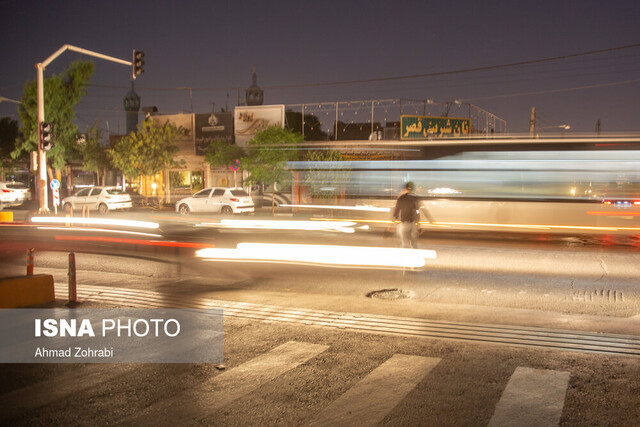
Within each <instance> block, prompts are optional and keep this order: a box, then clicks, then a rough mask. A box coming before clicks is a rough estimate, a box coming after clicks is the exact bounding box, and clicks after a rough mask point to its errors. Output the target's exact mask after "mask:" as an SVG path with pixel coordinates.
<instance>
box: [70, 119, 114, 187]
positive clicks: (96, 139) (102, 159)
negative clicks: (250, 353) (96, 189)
mask: <svg viewBox="0 0 640 427" xmlns="http://www.w3.org/2000/svg"><path fill="white" fill-rule="evenodd" d="M78 145H79V149H80V156H81V158H82V169H84V170H85V171H88V172H95V173H96V175H98V182H102V185H104V178H105V175H106V173H107V170H108V169H109V167H110V166H111V162H110V159H109V141H105V139H104V135H103V131H102V129H101V128H100V126H98V122H97V121H96V122H94V123H93V125H92V126H91V127H90V128H88V129H87V135H86V137H85V138H84V140H81V142H80V143H79V144H78ZM100 177H102V181H100Z"/></svg>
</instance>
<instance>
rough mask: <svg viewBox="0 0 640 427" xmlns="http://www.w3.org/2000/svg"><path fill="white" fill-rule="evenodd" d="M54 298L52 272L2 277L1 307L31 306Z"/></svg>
mask: <svg viewBox="0 0 640 427" xmlns="http://www.w3.org/2000/svg"><path fill="white" fill-rule="evenodd" d="M54 300H55V291H54V286H53V276H52V275H50V274H35V275H31V276H18V277H6V278H3V279H0V308H17V307H29V306H32V305H38V304H46V303H50V302H52V301H54Z"/></svg>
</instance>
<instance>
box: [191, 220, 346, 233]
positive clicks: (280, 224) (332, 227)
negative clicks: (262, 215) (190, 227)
mask: <svg viewBox="0 0 640 427" xmlns="http://www.w3.org/2000/svg"><path fill="white" fill-rule="evenodd" d="M354 225H357V223H355V222H353V221H327V222H323V223H319V222H317V221H315V222H314V221H279V220H243V219H223V220H220V222H215V223H201V224H196V227H213V228H234V229H254V230H304V231H339V232H342V233H354V232H355V228H353V226H354Z"/></svg>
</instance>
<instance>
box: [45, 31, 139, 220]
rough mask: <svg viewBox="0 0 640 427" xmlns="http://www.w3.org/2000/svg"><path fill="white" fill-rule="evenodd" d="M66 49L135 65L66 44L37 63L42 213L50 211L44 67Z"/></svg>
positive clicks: (131, 64)
mask: <svg viewBox="0 0 640 427" xmlns="http://www.w3.org/2000/svg"><path fill="white" fill-rule="evenodd" d="M66 50H71V51H74V52H79V53H82V54H85V55H89V56H94V57H96V58H100V59H104V60H107V61H111V62H117V63H118V64H123V65H128V66H130V67H131V66H133V63H132V62H131V61H125V60H122V59H118V58H114V57H112V56H107V55H103V54H101V53H97V52H93V51H90V50H86V49H82V48H79V47H76V46H71V45H69V44H65V45H64V46H62V47H61V48H60V49H58V50H57V51H55V52H54V53H53V55H51V56H50V57H48V58H47V59H45V60H44V61H43V62H39V63H37V64H36V69H37V85H38V169H39V172H40V180H39V181H38V185H39V188H38V195H39V196H40V203H39V204H40V209H39V212H40V213H46V212H49V202H48V199H47V197H48V194H47V154H46V152H45V151H44V150H43V147H42V123H44V119H45V117H44V69H45V68H46V67H47V65H49V64H50V63H51V62H53V60H54V59H56V58H57V57H58V56H60V55H62V54H63V53H64V52H65V51H66Z"/></svg>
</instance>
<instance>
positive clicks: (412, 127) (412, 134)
mask: <svg viewBox="0 0 640 427" xmlns="http://www.w3.org/2000/svg"><path fill="white" fill-rule="evenodd" d="M470 127H471V126H470V121H469V119H459V118H455V117H428V116H404V115H403V116H400V128H401V129H402V133H401V135H400V138H401V139H425V138H429V137H433V138H451V137H458V136H464V135H469V130H470Z"/></svg>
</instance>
